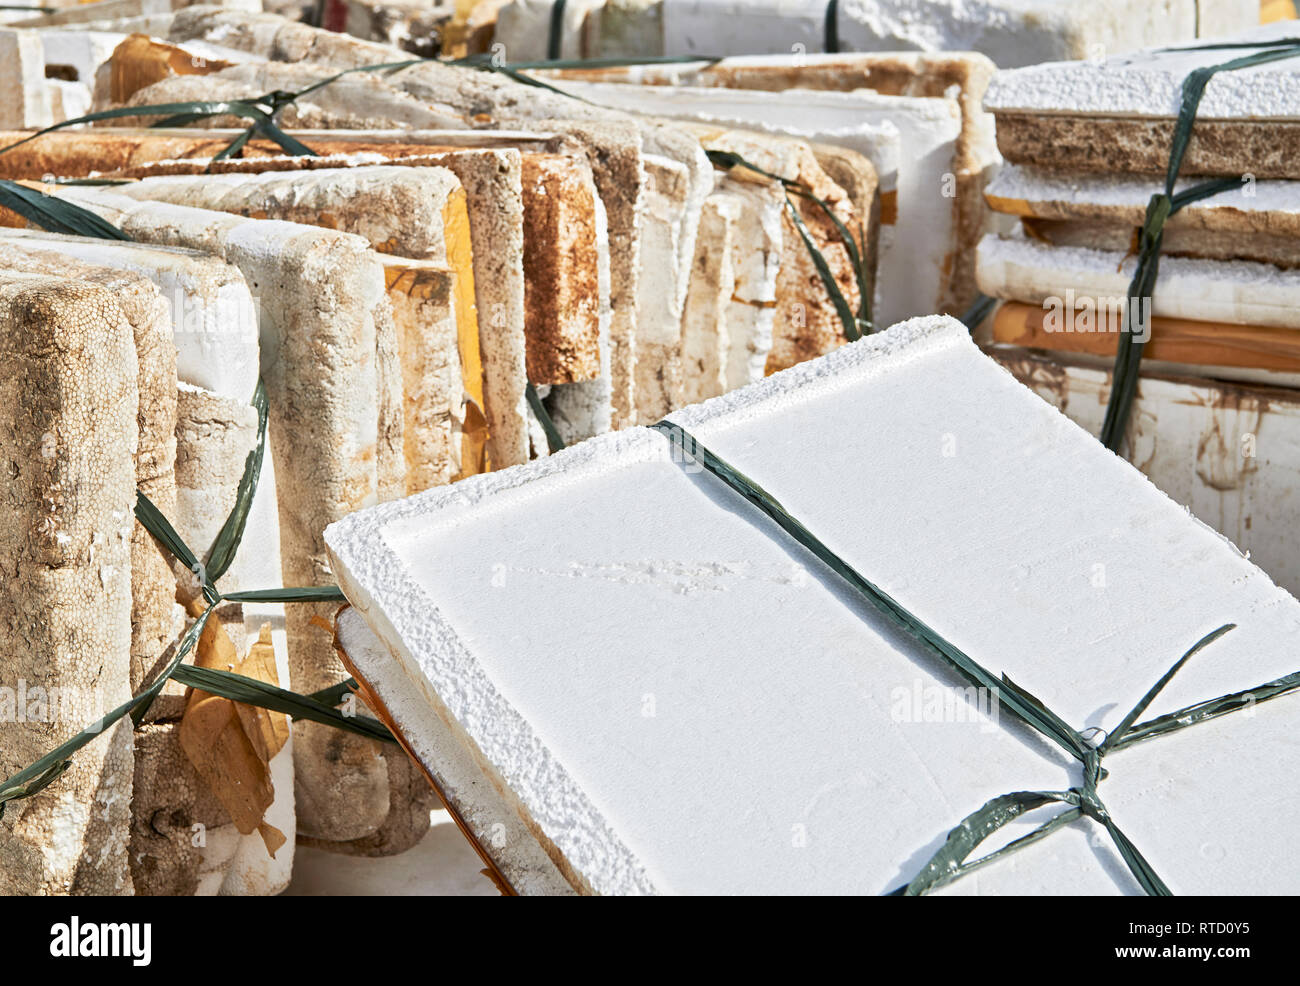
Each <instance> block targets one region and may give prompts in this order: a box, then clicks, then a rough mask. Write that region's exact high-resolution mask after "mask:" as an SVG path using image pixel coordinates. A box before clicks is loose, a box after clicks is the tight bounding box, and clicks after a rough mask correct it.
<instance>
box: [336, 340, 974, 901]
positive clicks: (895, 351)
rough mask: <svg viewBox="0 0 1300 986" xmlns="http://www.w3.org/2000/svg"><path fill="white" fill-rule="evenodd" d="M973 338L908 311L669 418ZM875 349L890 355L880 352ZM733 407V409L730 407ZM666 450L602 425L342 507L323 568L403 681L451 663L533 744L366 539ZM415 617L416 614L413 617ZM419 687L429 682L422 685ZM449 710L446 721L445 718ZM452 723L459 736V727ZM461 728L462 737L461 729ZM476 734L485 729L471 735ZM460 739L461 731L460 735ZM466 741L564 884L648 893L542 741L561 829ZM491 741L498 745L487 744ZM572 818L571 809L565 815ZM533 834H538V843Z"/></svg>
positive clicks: (546, 779)
mask: <svg viewBox="0 0 1300 986" xmlns="http://www.w3.org/2000/svg"><path fill="white" fill-rule="evenodd" d="M958 345H964V346H971V347H973V346H974V343H973V342H971V340H970V335H969V332H968V331H967V330H966V328H965V327H964V326H963V325H962V324H961V323H960V322H958V321H956V320H955V319H952V318H948V317H946V316H928V317H922V318H917V319H912V320H910V321H909V322H906V323H902V324H900V325H897V326H894V327H893V328H891V329H890V330H888V331H887V332H884V333H880V334H877V335H873V336H868V337H866V338H864V339H862V340H860V341H858V342H856V343H852V344H850V345H848V346H844V347H842V348H841V349H839V350H836V351H835V352H833V353H831V354H829V355H827V356H826V357H824V358H822V359H819V360H815V361H810V362H808V363H803V364H800V365H799V366H796V367H793V368H791V369H789V370H786V371H783V372H781V373H778V374H774V375H773V376H771V377H769V378H767V379H766V380H765V381H763V382H762V383H760V384H756V385H753V386H750V387H746V388H742V389H741V390H738V391H733V392H731V393H729V394H726V395H723V396H721V397H717V398H714V399H712V400H709V401H706V402H705V403H704V404H701V405H697V406H695V407H692V408H688V409H685V410H684V411H681V412H678V413H676V414H675V415H673V416H671V417H670V419H669V420H672V421H674V422H675V423H677V424H680V425H682V426H683V427H695V426H697V425H699V424H701V423H705V422H708V421H710V420H713V419H715V418H719V417H721V416H726V418H727V420H728V421H729V422H733V421H737V420H741V419H742V418H747V417H750V416H753V415H757V414H761V413H763V411H764V410H765V409H770V406H771V405H772V404H773V403H774V402H775V403H778V404H780V403H784V402H786V401H787V400H788V399H789V398H790V397H791V396H792V395H793V394H795V393H796V392H797V393H798V395H799V399H800V400H806V399H810V398H812V397H815V396H816V395H819V394H825V393H832V392H835V391H837V390H841V389H843V388H846V387H850V386H853V385H856V384H861V383H862V382H863V380H864V379H869V378H870V377H872V376H874V375H876V374H879V373H885V372H890V371H891V370H892V369H895V368H896V367H897V366H898V363H897V362H896V358H897V356H899V355H901V354H906V356H907V357H908V358H909V359H916V358H921V357H923V356H925V355H928V354H930V353H933V352H936V351H938V350H942V349H944V348H948V347H951V346H958ZM886 357H895V359H888V358H886ZM737 416H740V417H737ZM666 452H667V447H666V439H665V438H664V437H663V436H662V435H660V434H656V433H654V432H652V431H651V430H650V429H648V428H643V427H639V428H630V429H626V430H624V431H619V432H613V433H610V434H608V435H602V436H599V437H597V438H593V439H591V440H589V441H586V442H583V443H581V444H580V445H577V446H573V447H570V448H568V449H565V450H563V451H562V452H560V453H557V454H555V455H552V456H548V457H546V458H544V459H540V460H538V461H536V462H534V463H532V464H530V465H529V466H526V467H519V468H513V469H506V470H503V471H501V472H496V473H489V474H486V475H482V476H476V477H471V478H469V479H466V480H464V481H462V482H460V483H457V484H455V485H453V486H450V487H443V488H439V489H434V490H429V491H426V492H425V493H421V494H417V495H416V496H414V497H410V498H408V499H406V500H401V501H393V502H390V503H386V504H380V505H379V506H376V507H372V508H369V509H366V510H363V511H360V512H358V513H354V514H351V515H349V516H348V517H345V518H343V519H342V520H340V521H338V522H336V523H334V524H332V525H330V527H328V528H327V529H326V531H325V540H326V546H327V550H328V551H329V552H330V555H331V558H332V560H333V563H334V571H335V573H336V574H337V575H338V577H339V580H340V584H341V586H342V587H343V588H344V591H345V594H347V596H348V598H349V600H350V601H351V602H352V604H353V605H354V606H355V607H356V608H357V610H358V611H359V612H360V613H361V614H362V615H363V616H364V618H365V619H366V621H367V622H368V623H369V624H370V626H371V627H372V628H373V629H375V630H376V632H377V633H379V634H380V635H381V636H387V637H388V638H389V639H390V640H398V641H401V647H400V648H394V649H395V650H400V653H398V655H397V656H398V660H399V662H401V664H402V665H403V666H404V669H405V671H406V674H407V675H408V677H410V678H411V679H412V680H416V681H419V680H421V676H422V672H421V667H422V664H423V659H424V658H425V657H426V656H430V655H437V659H438V660H439V661H440V662H444V663H446V664H449V665H450V666H452V667H454V668H455V669H456V672H455V673H456V677H457V679H458V680H459V681H461V682H462V689H463V691H464V692H468V693H473V694H474V695H475V696H477V698H476V705H477V706H478V713H479V714H481V716H482V719H483V721H486V722H489V723H490V724H491V732H492V738H491V739H490V740H485V741H487V742H489V745H498V746H501V748H502V749H505V748H507V747H509V748H514V749H521V748H527V749H532V750H544V747H543V746H542V745H541V744H540V742H539V741H537V739H536V736H535V734H534V732H533V729H532V727H531V725H530V724H529V723H528V722H527V721H526V720H525V719H524V718H523V717H522V716H521V714H520V713H519V712H518V711H517V710H516V709H515V708H514V707H513V706H512V705H511V704H510V703H509V702H508V701H507V700H506V699H505V698H504V697H503V696H502V695H501V694H500V693H499V691H498V690H497V689H496V686H495V685H494V684H493V682H492V681H491V680H490V679H489V678H488V677H487V676H486V674H485V673H484V672H483V670H482V669H481V668H480V667H479V666H478V664H477V662H476V661H475V659H474V658H473V657H472V656H471V655H470V654H469V653H468V652H467V651H466V650H465V647H464V645H463V643H462V642H461V641H460V639H459V638H458V637H457V635H456V633H455V630H454V628H452V627H451V626H450V625H448V624H447V623H446V621H445V620H444V618H443V617H442V615H441V613H440V612H439V611H438V609H437V607H436V605H435V604H434V603H433V601H432V600H427V599H424V598H423V593H422V592H421V591H420V590H419V589H418V588H416V587H415V585H414V583H412V582H411V580H410V577H409V575H407V574H405V573H404V572H403V571H402V570H401V568H400V566H394V565H391V564H385V560H386V559H385V558H382V557H376V556H377V555H378V554H380V553H379V552H375V551H374V550H373V546H374V545H376V544H382V543H383V534H382V533H381V528H382V527H384V526H385V525H387V524H390V523H393V522H397V521H401V520H403V519H406V518H408V517H410V516H411V515H413V514H416V513H419V512H422V511H424V510H427V508H428V507H429V506H430V505H436V504H438V503H448V504H452V503H454V504H456V505H457V506H472V505H475V504H483V503H484V502H485V501H488V500H490V499H495V498H498V497H502V498H504V500H502V501H499V503H498V505H499V504H500V503H501V502H509V501H513V500H516V499H519V498H520V497H523V496H527V495H529V494H530V493H531V492H534V491H536V490H537V489H538V485H537V484H543V487H544V488H545V487H549V488H556V487H560V488H563V487H568V486H571V485H573V484H576V483H578V482H581V481H582V480H583V479H585V478H587V477H590V476H593V475H596V474H598V473H600V472H601V471H602V470H603V469H604V468H605V467H606V463H607V462H608V460H609V458H610V456H611V455H613V456H617V457H619V458H620V459H621V460H622V461H623V462H635V461H658V460H662V458H663V457H664V455H665V454H666ZM404 595H405V596H407V597H409V598H416V599H421V600H422V604H421V605H420V606H419V607H418V609H419V613H418V614H416V613H415V612H406V611H402V612H394V613H388V612H386V611H384V610H383V609H382V608H381V607H380V606H379V605H378V604H377V602H376V599H377V598H385V599H393V598H401V597H402V596H404ZM421 621H423V622H421ZM425 690H426V692H427V691H429V688H428V687H427V686H426V688H425ZM453 721H454V720H453ZM457 725H458V728H457V731H458V732H459V733H461V734H462V736H464V731H463V726H459V724H457ZM466 738H467V737H466ZM477 739H484V737H483V736H482V735H480V737H478V738H477ZM464 741H465V739H462V742H464ZM467 746H468V748H469V749H470V751H471V752H472V754H473V755H474V757H475V759H476V760H477V761H478V762H479V763H480V764H481V765H483V766H484V767H485V768H486V769H487V770H488V772H489V775H490V776H492V777H493V779H494V783H495V784H496V785H497V787H498V788H499V789H500V790H501V791H502V793H503V794H505V795H507V796H508V797H509V798H510V799H511V800H512V802H513V803H514V804H515V805H516V810H518V811H519V812H520V814H521V817H523V818H524V819H525V821H526V822H527V823H528V824H529V827H530V828H531V829H533V831H534V832H535V833H537V834H538V835H539V836H540V837H541V838H542V839H544V840H545V843H549V844H550V845H551V846H553V847H554V848H553V849H552V850H551V857H552V859H553V860H554V861H555V862H556V864H557V865H558V866H560V868H561V870H562V871H563V872H564V873H565V874H566V876H568V877H569V879H570V880H571V882H573V883H574V885H575V886H577V887H580V888H581V889H584V890H588V891H592V892H597V893H649V892H653V891H654V889H655V885H654V882H653V880H652V879H651V877H650V876H649V874H648V873H647V872H646V871H645V870H644V868H643V865H642V863H641V862H640V860H639V859H638V858H637V857H636V856H635V854H634V853H633V852H632V851H631V850H630V849H629V848H628V847H627V846H626V845H625V844H624V843H623V842H622V840H621V839H620V838H619V837H618V835H617V833H616V832H615V831H614V830H613V828H612V826H611V825H610V823H609V821H608V820H607V819H605V818H604V816H603V815H602V814H601V813H600V812H599V811H597V810H596V809H595V807H594V806H593V805H591V804H590V801H589V799H588V797H587V795H586V793H585V792H584V791H583V790H582V789H581V788H580V787H579V786H578V785H577V783H576V782H575V781H574V780H573V778H572V777H571V776H570V775H569V774H568V773H567V771H566V770H565V769H564V767H563V766H562V765H561V764H559V763H558V761H556V760H554V758H553V757H552V756H551V755H549V754H547V753H545V752H543V753H540V754H539V757H540V758H541V759H540V762H536V763H534V764H533V766H532V767H531V768H530V775H531V777H532V778H533V780H531V781H530V782H529V783H528V785H527V786H528V787H529V788H531V789H534V790H536V791H540V790H546V791H548V792H550V793H551V795H552V796H554V797H555V798H558V799H561V800H562V801H563V802H564V803H565V804H566V805H569V806H574V805H581V806H584V809H583V810H582V811H581V812H579V813H577V817H576V821H574V822H573V823H572V824H571V825H569V826H567V827H566V828H565V830H564V831H562V832H561V831H554V830H552V831H549V832H544V831H543V826H542V824H541V822H540V821H539V820H537V819H536V818H534V817H533V816H532V814H531V812H530V811H529V810H528V809H527V807H526V804H525V802H528V803H532V799H531V797H530V796H529V795H528V794H527V793H526V792H525V793H524V794H522V795H521V794H520V793H518V792H515V791H513V789H512V788H511V787H510V785H509V784H507V783H506V781H505V780H504V779H503V778H502V777H501V775H500V772H499V769H498V766H497V761H496V760H494V758H493V751H492V750H484V749H482V748H481V747H480V746H479V745H478V743H477V741H476V740H470V741H469V742H468V744H467ZM497 752H499V751H497ZM571 817H572V815H571ZM545 843H544V844H545Z"/></svg>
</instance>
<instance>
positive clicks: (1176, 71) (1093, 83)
mask: <svg viewBox="0 0 1300 986" xmlns="http://www.w3.org/2000/svg"><path fill="white" fill-rule="evenodd" d="M1247 23H1248V22H1247ZM1295 36H1296V25H1295V22H1294V21H1276V22H1274V23H1272V24H1265V25H1261V26H1259V27H1253V28H1251V29H1250V30H1248V31H1242V32H1241V33H1239V34H1234V35H1233V36H1232V37H1230V38H1227V37H1224V38H1212V39H1208V40H1206V41H1201V42H1195V41H1189V42H1187V43H1185V44H1181V45H1162V46H1160V47H1159V48H1149V49H1146V50H1144V51H1138V52H1133V53H1132V54H1127V55H1115V56H1112V57H1110V58H1105V59H1101V58H1097V59H1089V60H1087V61H1071V62H1048V63H1046V64H1042V65H1032V66H1029V67H1028V68H1018V69H1014V70H1011V71H1006V72H999V73H998V74H997V75H996V76H994V78H993V82H992V83H990V85H989V88H988V91H987V92H986V93H985V94H984V108H985V109H986V110H989V111H991V112H995V113H997V112H1004V113H1009V112H1020V113H1068V114H1069V115H1071V116H1091V115H1096V116H1139V117H1175V116H1177V115H1178V109H1179V105H1180V103H1181V100H1182V85H1183V80H1184V79H1186V78H1187V75H1188V73H1190V72H1191V71H1192V70H1193V69H1197V68H1201V67H1203V66H1208V65H1218V64H1221V63H1223V62H1227V61H1230V60H1232V59H1234V58H1239V57H1241V56H1243V55H1247V54H1250V53H1251V51H1252V49H1249V48H1237V49H1226V50H1225V49H1210V50H1199V51H1197V50H1187V49H1189V48H1194V47H1195V46H1196V45H1198V44H1208V43H1212V42H1222V41H1257V42H1268V41H1271V40H1277V39H1281V38H1293V37H1295ZM1196 116H1197V119H1200V120H1258V121H1265V120H1295V119H1297V118H1300V61H1297V60H1296V59H1294V58H1291V59H1282V60H1280V61H1274V62H1268V63H1265V64H1263V65H1256V66H1254V67H1251V68H1242V69H1236V70H1233V71H1229V72H1219V73H1216V74H1215V75H1214V76H1213V78H1211V79H1210V81H1209V84H1208V85H1206V87H1205V93H1204V95H1203V96H1202V98H1201V104H1200V107H1199V109H1198V110H1197V114H1196Z"/></svg>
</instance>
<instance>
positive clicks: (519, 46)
mask: <svg viewBox="0 0 1300 986" xmlns="http://www.w3.org/2000/svg"><path fill="white" fill-rule="evenodd" d="M554 7H555V3H554V0H512V2H510V3H509V4H507V5H506V6H504V7H502V8H501V9H500V10H498V11H497V12H496V27H495V32H494V41H495V42H496V43H497V44H499V45H501V46H503V48H504V50H505V52H506V53H507V57H508V58H510V59H511V60H512V61H530V60H537V59H541V58H545V57H547V51H548V45H549V44H550V43H551V39H552V38H554V39H555V40H556V41H558V42H559V44H560V51H561V54H562V56H563V57H565V58H570V59H572V58H597V57H603V58H641V57H645V56H655V55H671V56H710V55H751V54H788V53H790V52H797V53H800V54H810V53H814V52H829V53H838V52H849V51H854V52H860V51H978V52H980V53H982V54H984V55H987V56H989V57H990V58H992V59H993V60H994V61H995V62H996V63H997V64H998V65H1000V66H1003V67H1007V68H1013V67H1017V66H1021V65H1032V64H1034V63H1036V62H1043V61H1056V60H1061V59H1069V58H1095V57H1098V53H1099V52H1101V53H1112V52H1121V51H1132V50H1134V49H1135V48H1141V47H1144V46H1146V45H1149V44H1153V43H1155V42H1157V41H1182V40H1187V39H1191V38H1196V37H1207V36H1214V35H1216V34H1222V33H1225V32H1227V31H1230V30H1233V29H1234V28H1235V27H1237V26H1239V25H1241V24H1242V23H1247V24H1253V23H1257V22H1258V19H1259V15H1260V4H1259V3H1258V2H1257V0H1164V2H1161V3H1158V4H1149V5H1146V6H1141V7H1135V6H1133V5H1131V4H1122V3H1116V2H1113V0H1084V2H1074V3H1065V2H1060V0H978V2H974V3H970V2H966V3H959V2H954V0H840V2H839V3H835V4H831V3H827V2H825V0H582V2H581V3H579V2H575V0H569V2H568V3H566V5H565V9H564V18H563V22H562V24H560V25H559V29H558V30H555V29H553V28H552V26H551V25H552V16H551V12H552V10H553V9H554ZM1292 16H1294V15H1292Z"/></svg>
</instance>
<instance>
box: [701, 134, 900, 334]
mask: <svg viewBox="0 0 1300 986" xmlns="http://www.w3.org/2000/svg"><path fill="white" fill-rule="evenodd" d="M705 154H706V155H707V156H708V159H709V161H710V162H712V164H713V166H714V167H717V168H726V169H728V170H730V169H731V168H746V169H748V170H749V171H753V172H754V173H755V174H759V175H762V176H763V177H764V178H770V179H772V180H773V181H777V182H780V183H781V185H782V187H783V188H784V189H785V192H786V197H785V204H786V207H787V208H788V209H789V212H790V219H791V221H792V222H793V223H794V227H795V230H796V231H797V232H798V233H799V238H800V239H801V240H802V241H803V245H804V249H806V250H807V251H808V256H809V257H810V258H812V262H813V267H814V268H816V270H817V276H818V277H819V278H820V279H821V282H822V285H823V287H825V288H826V293H827V294H828V295H829V296H830V299H831V304H833V305H834V306H835V312H836V314H837V315H839V318H840V324H841V325H842V326H843V327H844V338H845V339H847V340H848V341H849V342H856V341H857V340H858V339H860V338H862V336H864V335H870V334H871V333H873V332H875V331H876V327H875V324H874V323H873V322H872V321H871V291H870V289H869V287H868V285H869V284H870V283H871V278H870V272H869V271H868V270H867V263H866V254H865V250H866V242H865V240H864V241H863V243H862V244H861V249H859V245H858V243H857V242H856V241H855V240H854V238H853V235H852V234H851V233H850V232H849V231H848V229H847V227H845V225H844V223H843V222H842V221H841V220H840V218H839V217H838V216H837V215H835V212H834V210H833V209H831V207H830V205H829V204H828V203H827V202H826V201H825V200H824V199H822V198H819V197H818V196H817V195H814V194H813V192H812V190H811V189H810V188H808V187H807V186H806V185H804V184H803V183H802V182H799V181H796V180H795V179H793V178H786V177H784V176H782V175H778V174H774V173H773V172H771V171H767V170H765V169H763V168H760V167H759V166H758V165H756V164H751V163H750V162H749V161H746V160H745V159H744V158H743V157H741V156H740V155H739V154H736V153H735V152H733V151H717V150H712V151H709V150H706V151H705ZM791 193H793V194H794V195H798V196H800V197H801V198H806V199H808V200H810V201H811V202H813V203H814V204H815V205H816V206H817V207H818V208H819V209H821V211H822V212H823V213H824V214H825V215H826V217H827V218H828V219H829V220H830V221H831V223H832V225H834V227H835V231H836V233H837V234H838V235H839V237H840V240H841V241H842V242H843V243H844V249H845V251H846V252H847V253H848V255H849V263H850V264H851V265H852V267H853V278H854V281H855V282H856V284H857V287H858V311H857V314H856V315H855V314H854V313H853V310H852V308H851V307H850V306H849V302H848V299H847V298H845V297H844V292H843V291H842V290H841V289H840V286H839V283H838V282H837V281H836V280H835V277H834V275H833V274H832V273H831V268H830V264H829V263H827V261H826V258H825V256H823V254H822V252H821V251H820V250H818V249H817V246H816V244H814V243H813V240H812V236H811V235H810V234H809V232H808V227H807V225H806V224H805V223H804V221H803V217H802V216H800V215H799V210H798V209H796V208H795V206H794V202H792V201H791V199H790V195H791Z"/></svg>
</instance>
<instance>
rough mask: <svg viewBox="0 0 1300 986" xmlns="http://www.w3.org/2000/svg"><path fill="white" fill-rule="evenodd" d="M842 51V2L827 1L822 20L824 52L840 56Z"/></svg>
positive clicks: (835, 0)
mask: <svg viewBox="0 0 1300 986" xmlns="http://www.w3.org/2000/svg"><path fill="white" fill-rule="evenodd" d="M839 50H840V0H827V3H826V13H825V15H824V16H823V18H822V51H824V52H826V53H827V54H831V55H835V54H839Z"/></svg>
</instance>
